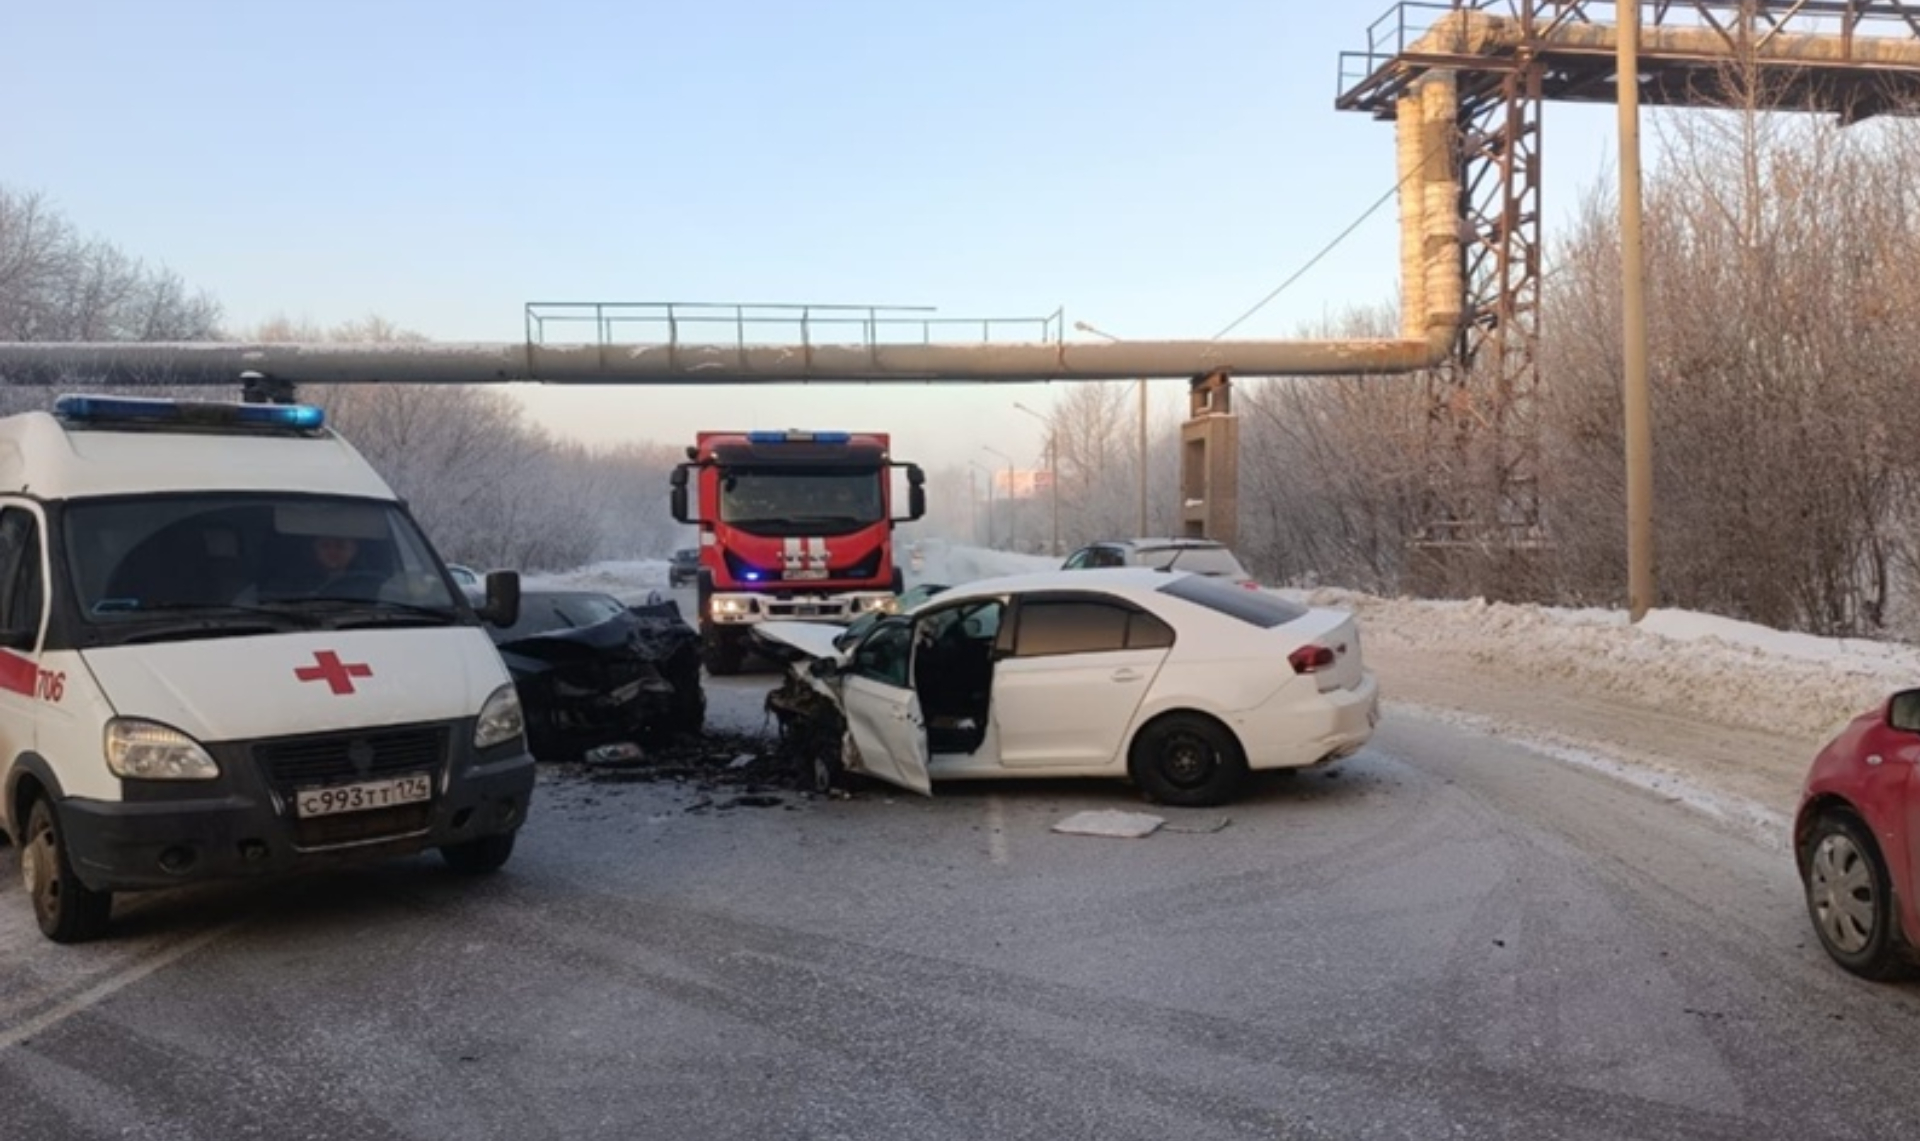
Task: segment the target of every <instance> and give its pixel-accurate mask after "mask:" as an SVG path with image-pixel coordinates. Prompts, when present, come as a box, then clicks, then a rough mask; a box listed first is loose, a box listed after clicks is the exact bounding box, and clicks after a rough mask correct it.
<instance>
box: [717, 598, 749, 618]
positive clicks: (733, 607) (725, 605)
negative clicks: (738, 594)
mask: <svg viewBox="0 0 1920 1141" xmlns="http://www.w3.org/2000/svg"><path fill="white" fill-rule="evenodd" d="M713 612H714V613H715V614H745V613H747V600H746V599H744V598H716V599H714V600H713Z"/></svg>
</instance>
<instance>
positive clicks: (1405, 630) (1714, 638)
mask: <svg viewBox="0 0 1920 1141" xmlns="http://www.w3.org/2000/svg"><path fill="white" fill-rule="evenodd" d="M1304 597H1305V598H1306V600H1307V601H1309V602H1311V603H1313V604H1315V605H1324V606H1343V607H1346V608H1349V609H1351V610H1353V611H1354V612H1355V613H1356V614H1357V615H1358V616H1359V617H1360V620H1361V630H1362V632H1363V635H1364V637H1365V638H1367V639H1368V640H1369V642H1370V644H1372V645H1375V646H1380V647H1382V648H1383V649H1384V648H1387V647H1392V648H1394V649H1397V650H1405V651H1412V652H1432V653H1435V654H1445V655H1448V656H1452V657H1456V658H1457V657H1463V656H1464V657H1465V658H1466V659H1468V660H1469V661H1473V662H1479V663H1483V664H1485V665H1487V666H1488V667H1490V668H1491V669H1492V670H1494V671H1496V672H1498V673H1502V674H1508V675H1519V676H1523V677H1541V678H1552V679H1557V680H1559V681H1562V682H1565V683H1569V684H1570V685H1571V686H1572V687H1574V688H1577V689H1582V690H1593V691H1600V692H1604V693H1607V694H1611V695H1613V696H1616V697H1620V698H1623V699H1626V700H1628V701H1631V702H1633V703H1634V704H1636V705H1641V706H1645V707H1648V708H1652V709H1658V710H1662V711H1668V712H1673V713H1677V714H1684V715H1687V716H1690V717H1694V718H1698V719H1701V720H1705V721H1712V722H1715V723H1718V724H1724V725H1740V726H1746V727H1748V728H1753V729H1758V730H1762V731H1766V732H1771V733H1778V734H1781V735H1783V736H1788V737H1792V738H1795V739H1798V740H1802V741H1819V740H1825V739H1826V738H1828V737H1830V736H1831V735H1832V734H1833V733H1834V732H1836V731H1837V730H1838V729H1839V727H1840V726H1841V725H1843V724H1845V722H1846V721H1847V720H1848V719H1849V718H1851V717H1853V716H1854V715H1855V714H1857V713H1859V712H1860V711H1861V710H1863V709H1866V708H1868V707H1869V706H1872V705H1874V704H1876V703H1878V702H1879V701H1881V700H1882V699H1884V698H1885V697H1886V695H1887V694H1888V693H1890V692H1892V691H1893V690H1896V689H1902V688H1905V687H1907V686H1909V685H1914V684H1916V683H1920V651H1916V650H1914V649H1913V648H1911V647H1907V646H1901V645H1897V644H1893V643H1886V642H1871V641H1865V640H1862V639H1838V638H1816V637H1813V636H1811V635H1806V634H1794V633H1788V632H1783V631H1779V630H1769V629H1767V628H1765V627H1762V626H1755V625H1752V624H1750V623H1745V622H1736V621H1733V620H1731V619H1726V618H1720V617H1717V616H1715V615H1711V614H1698V613H1693V612H1689V611H1682V610H1657V611H1653V612H1651V613H1649V614H1648V616H1647V617H1646V618H1645V619H1644V620H1642V621H1641V622H1640V623H1639V624H1638V625H1631V624H1629V623H1628V622H1627V619H1626V616H1625V614H1623V613H1621V612H1618V611H1606V610H1557V609H1553V608H1550V607H1541V606H1514V605H1507V604H1504V603H1488V602H1484V601H1481V600H1477V599H1476V600H1473V601H1469V602H1430V601H1420V600H1413V599H1382V598H1371V597H1368V596H1365V595H1358V594H1353V593H1350V592H1344V591H1315V592H1309V593H1307V594H1305V595H1304Z"/></svg>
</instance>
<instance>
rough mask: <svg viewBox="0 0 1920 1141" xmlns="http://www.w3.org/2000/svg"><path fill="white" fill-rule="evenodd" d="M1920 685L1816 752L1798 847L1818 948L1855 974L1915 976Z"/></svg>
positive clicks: (1797, 822) (1798, 824)
mask: <svg viewBox="0 0 1920 1141" xmlns="http://www.w3.org/2000/svg"><path fill="white" fill-rule="evenodd" d="M1916 768H1920V689H1909V690H1903V691H1901V692H1899V693H1896V694H1894V695H1893V696H1892V697H1890V698H1888V699H1887V701H1886V703H1885V704H1884V705H1881V706H1879V707H1877V708H1874V709H1871V710H1868V711H1867V712H1865V713H1862V714H1861V715H1860V716H1858V717H1856V718H1854V719H1853V721H1852V722H1851V723H1850V724H1849V725H1848V726H1847V727H1846V728H1845V729H1844V730H1842V731H1841V733H1840V735H1839V736H1838V737H1835V738H1834V739H1833V740H1832V741H1831V742H1829V743H1828V744H1827V746H1826V748H1824V749H1821V750H1820V754H1819V755H1818V756H1817V757H1815V758H1814V761H1813V769H1812V771H1810V772H1808V774H1807V783H1806V788H1805V790H1804V791H1803V792H1802V793H1801V797H1800V811H1799V812H1798V813H1796V814H1795V816H1794V822H1793V841H1794V844H1793V848H1794V854H1795V858H1796V859H1797V860H1798V861H1799V865H1800V879H1801V882H1803V883H1804V884H1805V885H1806V889H1807V913H1808V914H1809V915H1810V916H1811V917H1812V919H1813V929H1814V930H1815V931H1816V932H1817V933H1818V934H1819V936H1820V945H1821V946H1823V947H1825V948H1826V949H1827V954H1829V955H1831V956H1832V957H1833V960H1834V962H1836V963H1839V964H1840V965H1841V966H1843V967H1845V968H1846V969H1847V970H1849V971H1852V972H1853V973H1854V974H1857V975H1861V976H1863V977H1865V978H1870V979H1889V978H1894V977H1896V976H1899V975H1902V974H1905V973H1907V970H1908V968H1909V967H1911V966H1912V965H1913V962H1914V959H1913V948H1914V947H1916V946H1920V907H1917V906H1916V898H1915V887H1916V884H1917V883H1920V833H1916V832H1915V831H1914V830H1912V829H1911V828H1910V824H1909V822H1910V821H1920V780H1917V779H1916V774H1915V770H1916Z"/></svg>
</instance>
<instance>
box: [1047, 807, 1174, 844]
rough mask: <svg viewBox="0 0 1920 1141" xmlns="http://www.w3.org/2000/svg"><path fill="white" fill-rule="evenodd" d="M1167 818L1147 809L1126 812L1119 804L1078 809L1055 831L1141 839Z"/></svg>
mask: <svg viewBox="0 0 1920 1141" xmlns="http://www.w3.org/2000/svg"><path fill="white" fill-rule="evenodd" d="M1165 823H1166V820H1164V819H1163V818H1161V817H1158V816H1154V815H1151V814H1149V813H1145V812H1122V811H1120V810H1119V809H1117V808H1102V809H1099V810H1097V811H1090V812H1076V813H1074V814H1073V815H1072V816H1069V817H1067V818H1066V819H1065V820H1062V821H1060V822H1059V823H1057V824H1055V825H1054V826H1053V830H1054V831H1055V832H1061V833H1065V834H1066V835H1069V836H1110V837H1112V838H1114V839H1117V840H1138V839H1139V838H1140V837H1142V836H1151V835H1153V834H1154V832H1156V831H1158V830H1159V828H1160V826H1161V825H1162V824H1165Z"/></svg>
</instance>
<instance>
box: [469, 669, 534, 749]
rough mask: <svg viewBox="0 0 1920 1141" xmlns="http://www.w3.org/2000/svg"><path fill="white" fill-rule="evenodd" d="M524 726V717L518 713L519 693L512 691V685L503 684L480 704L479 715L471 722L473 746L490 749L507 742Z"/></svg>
mask: <svg viewBox="0 0 1920 1141" xmlns="http://www.w3.org/2000/svg"><path fill="white" fill-rule="evenodd" d="M526 728H527V722H526V718H525V717H523V716H521V713H520V695H519V694H517V693H515V692H513V686H512V685H503V686H501V687H500V688H499V689H496V690H494V691H493V692H492V693H491V694H489V695H488V696H487V700H486V703H485V704H483V705H482V706H480V716H479V718H478V719H477V720H476V721H474V723H473V747H474V748H475V749H491V748H493V747H494V746H495V745H504V744H507V743H508V742H510V741H512V740H514V739H515V738H517V737H519V736H520V734H521V733H523V732H525V731H526Z"/></svg>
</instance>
